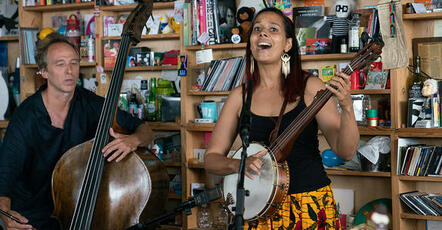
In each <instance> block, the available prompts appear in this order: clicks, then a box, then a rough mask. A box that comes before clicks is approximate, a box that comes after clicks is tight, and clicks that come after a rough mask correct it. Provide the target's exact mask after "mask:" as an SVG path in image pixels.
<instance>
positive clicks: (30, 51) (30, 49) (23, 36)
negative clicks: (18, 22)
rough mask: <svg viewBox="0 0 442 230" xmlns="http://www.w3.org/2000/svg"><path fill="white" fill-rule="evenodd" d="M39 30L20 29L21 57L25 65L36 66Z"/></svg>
mask: <svg viewBox="0 0 442 230" xmlns="http://www.w3.org/2000/svg"><path fill="white" fill-rule="evenodd" d="M39 31H40V29H39V28H37V27H35V28H25V27H20V28H19V37H18V40H19V43H20V56H21V57H22V60H23V64H36V61H35V43H36V42H37V34H38V32H39Z"/></svg>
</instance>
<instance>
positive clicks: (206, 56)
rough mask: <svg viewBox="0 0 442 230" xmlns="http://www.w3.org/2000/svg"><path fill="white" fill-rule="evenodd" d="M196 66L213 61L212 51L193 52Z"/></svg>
mask: <svg viewBox="0 0 442 230" xmlns="http://www.w3.org/2000/svg"><path fill="white" fill-rule="evenodd" d="M195 55H196V64H201V63H207V62H211V61H212V60H213V54H212V49H205V50H198V51H196V52H195Z"/></svg>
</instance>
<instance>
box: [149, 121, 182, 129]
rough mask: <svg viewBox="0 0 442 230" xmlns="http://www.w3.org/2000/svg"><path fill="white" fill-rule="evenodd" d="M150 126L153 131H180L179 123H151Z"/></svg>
mask: <svg viewBox="0 0 442 230" xmlns="http://www.w3.org/2000/svg"><path fill="white" fill-rule="evenodd" d="M148 123H149V126H150V128H151V129H153V130H180V124H179V122H154V121H149V122H148Z"/></svg>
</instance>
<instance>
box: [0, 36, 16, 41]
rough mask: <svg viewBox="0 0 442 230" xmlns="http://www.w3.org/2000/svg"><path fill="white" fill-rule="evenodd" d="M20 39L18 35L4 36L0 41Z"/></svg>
mask: <svg viewBox="0 0 442 230" xmlns="http://www.w3.org/2000/svg"><path fill="white" fill-rule="evenodd" d="M10 41H18V36H2V37H0V42H10Z"/></svg>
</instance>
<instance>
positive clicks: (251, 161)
mask: <svg viewBox="0 0 442 230" xmlns="http://www.w3.org/2000/svg"><path fill="white" fill-rule="evenodd" d="M267 152H268V151H267V150H262V151H259V152H258V153H256V154H253V155H251V156H248V157H247V159H246V170H245V175H246V176H247V177H248V178H250V179H252V180H253V178H254V177H253V175H258V176H259V175H260V174H261V173H260V170H261V167H262V164H263V162H262V160H261V157H263V156H265V155H266V154H267ZM238 170H239V169H238Z"/></svg>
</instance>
